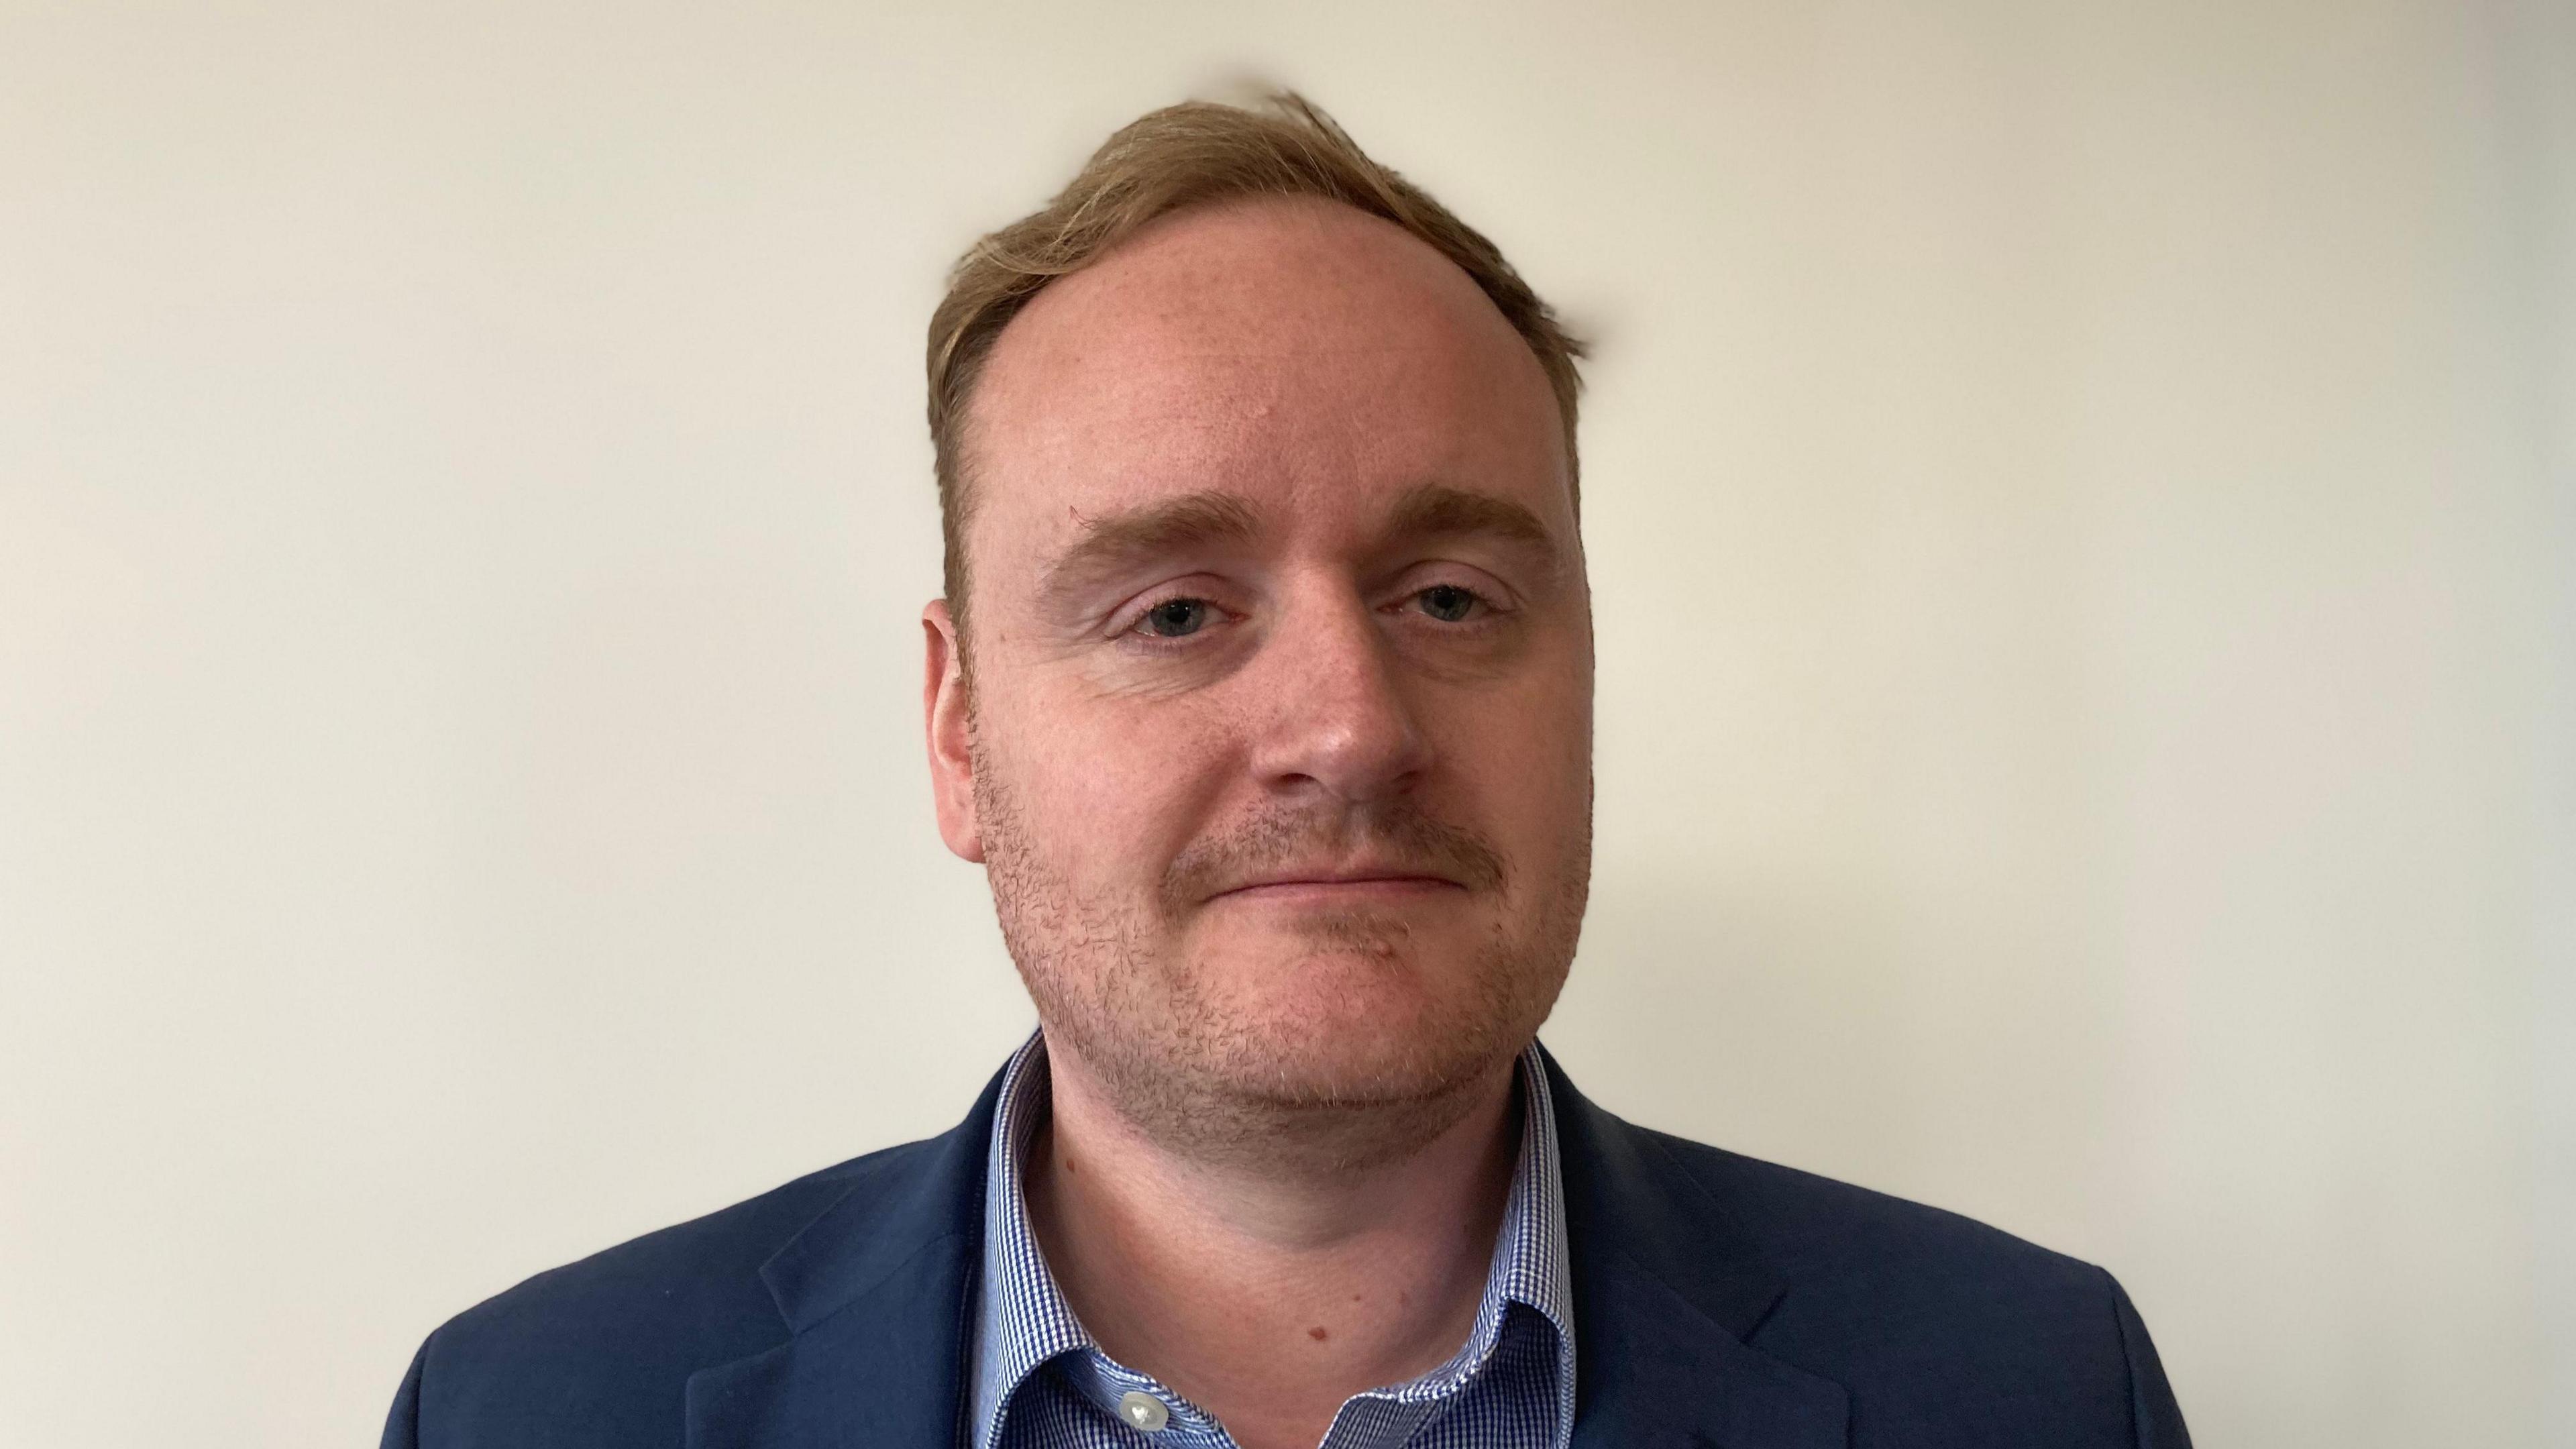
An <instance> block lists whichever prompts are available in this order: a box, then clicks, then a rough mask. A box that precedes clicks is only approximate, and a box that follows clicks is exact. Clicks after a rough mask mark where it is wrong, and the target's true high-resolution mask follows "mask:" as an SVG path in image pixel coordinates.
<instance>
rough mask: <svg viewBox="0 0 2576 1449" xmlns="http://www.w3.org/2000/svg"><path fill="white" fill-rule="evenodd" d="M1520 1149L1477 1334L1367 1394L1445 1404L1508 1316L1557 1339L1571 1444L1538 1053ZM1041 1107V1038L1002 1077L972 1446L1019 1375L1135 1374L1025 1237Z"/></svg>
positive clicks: (992, 1152)
mask: <svg viewBox="0 0 2576 1449" xmlns="http://www.w3.org/2000/svg"><path fill="white" fill-rule="evenodd" d="M1518 1078H1519V1081H1520V1083H1521V1093H1522V1098H1521V1100H1522V1108H1523V1111H1522V1130H1521V1150H1520V1156H1519V1159H1518V1162H1517V1164H1516V1165H1515V1167H1514V1169H1513V1172H1512V1184H1511V1190H1510V1195H1509V1196H1508V1197H1507V1198H1506V1199H1505V1201H1504V1207H1503V1223H1502V1229H1501V1231H1500V1233H1499V1234H1498V1235H1497V1236H1496V1239H1495V1243H1494V1258H1493V1266H1492V1268H1491V1269H1490V1270H1489V1271H1488V1272H1487V1274H1486V1278H1485V1292H1484V1297H1483V1300H1482V1302H1481V1303H1480V1304H1479V1305H1478V1307H1477V1310H1476V1325H1475V1328H1474V1330H1473V1331H1472V1332H1470V1333H1469V1334H1468V1337H1467V1342H1466V1344H1465V1345H1464V1346H1463V1347H1461V1348H1460V1349H1459V1350H1458V1352H1457V1354H1456V1355H1454V1356H1453V1357H1451V1359H1450V1360H1449V1361H1448V1362H1447V1363H1445V1364H1442V1365H1441V1366H1440V1367H1438V1368H1436V1369H1433V1370H1432V1371H1431V1372H1429V1373H1427V1374H1424V1375H1422V1376H1421V1377H1420V1378H1417V1379H1414V1380H1412V1381H1410V1382H1408V1383H1403V1384H1397V1385H1393V1386H1390V1387H1388V1388H1384V1389H1379V1390H1374V1391H1372V1395H1373V1396H1374V1397H1379V1398H1384V1399H1388V1400H1392V1401H1393V1402H1395V1403H1399V1404H1419V1403H1424V1402H1427V1401H1432V1400H1437V1399H1441V1398H1444V1397H1446V1396H1448V1395H1450V1394H1453V1393H1455V1392H1456V1391H1458V1389H1459V1388H1460V1387H1461V1386H1463V1385H1465V1384H1466V1383H1468V1382H1469V1381H1471V1380H1473V1379H1474V1378H1475V1377H1476V1376H1477V1375H1478V1374H1479V1373H1481V1372H1483V1370H1484V1368H1485V1366H1486V1365H1487V1364H1488V1363H1489V1362H1491V1361H1492V1359H1493V1356H1494V1350H1495V1347H1496V1345H1497V1343H1498V1342H1499V1340H1500V1338H1501V1335H1502V1332H1503V1326H1504V1322H1505V1319H1506V1317H1507V1315H1508V1314H1509V1312H1510V1310H1511V1307H1512V1305H1514V1304H1520V1305H1523V1306H1525V1307H1527V1308H1529V1309H1532V1310H1534V1311H1535V1312H1537V1313H1538V1314H1539V1315H1540V1316H1541V1317H1543V1318H1545V1319H1546V1320H1547V1322H1548V1324H1549V1325H1550V1326H1551V1327H1553V1328H1554V1329H1555V1330H1556V1335H1555V1336H1556V1349H1557V1352H1556V1359H1557V1364H1558V1371H1557V1376H1556V1377H1557V1383H1556V1397H1557V1427H1556V1433H1555V1435H1554V1439H1555V1442H1556V1443H1557V1444H1559V1445H1564V1444H1566V1443H1567V1442H1569V1440H1570V1438H1571V1434H1572V1429H1573V1423H1574V1362H1575V1355H1574V1310H1573V1282H1572V1269H1571V1266H1570V1262H1569V1259H1568V1257H1567V1253H1566V1242H1565V1181H1564V1174H1563V1172H1562V1170H1561V1167H1560V1158H1559V1156H1558V1143H1557V1131H1556V1108H1555V1103H1554V1102H1553V1100H1552V1097H1551V1093H1550V1090H1549V1087H1548V1077H1547V1066H1546V1060H1545V1058H1543V1057H1542V1056H1541V1055H1540V1054H1539V1049H1538V1045H1537V1043H1535V1042H1533V1043H1531V1044H1530V1045H1529V1046H1528V1047H1525V1048H1523V1049H1522V1052H1521V1056H1520V1071H1519V1073H1518ZM1048 1100H1049V1080H1048V1076H1047V1060H1046V1038H1045V1036H1044V1035H1043V1034H1032V1035H1031V1036H1030V1038H1029V1040H1028V1041H1027V1042H1026V1043H1024V1044H1023V1045H1022V1046H1021V1047H1020V1049H1019V1050H1018V1051H1017V1052H1015V1053H1013V1054H1012V1057H1011V1061H1010V1065H1009V1066H1008V1067H1006V1068H1005V1069H1004V1070H1003V1074H1002V1090H1001V1100H1000V1105H999V1108H998V1110H997V1111H996V1112H995V1113H994V1117H993V1136H992V1142H991V1146H990V1148H989V1152H988V1155H987V1158H986V1164H985V1183H986V1190H985V1193H984V1271H983V1292H982V1293H980V1294H979V1295H978V1302H979V1309H978V1313H977V1324H976V1330H977V1331H976V1336H975V1363H974V1402H973V1404H972V1406H971V1407H972V1409H973V1411H974V1419H973V1421H972V1422H973V1425H974V1440H973V1442H974V1445H975V1449H993V1446H994V1445H995V1444H996V1443H997V1442H998V1440H999V1437H1000V1434H1001V1429H1002V1420H1003V1417H1004V1415H1005V1413H1006V1412H1007V1411H1008V1409H1009V1408H1010V1405H1011V1401H1012V1399H1013V1397H1014V1396H1015V1395H1017V1394H1018V1393H1019V1391H1020V1387H1021V1385H1023V1384H1025V1383H1026V1382H1028V1379H1029V1376H1030V1375H1031V1374H1033V1373H1035V1372H1037V1370H1038V1369H1039V1368H1040V1367H1041V1366H1043V1365H1044V1364H1046V1363H1047V1362H1049V1361H1050V1360H1053V1359H1056V1358H1059V1357H1061V1356H1063V1355H1065V1354H1068V1353H1080V1354H1085V1355H1088V1356H1090V1357H1093V1358H1095V1359H1096V1360H1097V1361H1098V1362H1100V1363H1101V1364H1102V1365H1103V1366H1106V1367H1113V1368H1116V1369H1118V1374H1117V1377H1118V1378H1119V1379H1121V1380H1125V1379H1130V1378H1133V1379H1136V1380H1138V1381H1139V1382H1141V1381H1142V1376H1141V1375H1136V1374H1134V1373H1133V1371H1132V1370H1126V1369H1124V1367H1123V1366H1119V1365H1113V1364H1111V1363H1110V1362H1109V1360H1108V1359H1107V1357H1106V1355H1103V1354H1101V1353H1100V1352H1099V1345H1098V1344H1097V1343H1095V1342H1094V1341H1093V1340H1092V1337H1091V1334H1090V1333H1089V1331H1087V1330H1086V1329H1084V1328H1083V1326H1082V1322H1081V1320H1080V1319H1078V1318H1076V1317H1075V1316H1074V1312H1073V1305H1072V1304H1071V1303H1069V1302H1067V1301H1066V1300H1065V1296H1064V1290H1063V1289H1062V1288H1061V1287H1059V1286H1058V1285H1057V1283H1056V1281H1055V1274H1054V1273H1053V1272H1051V1271H1049V1270H1048V1268H1047V1265H1046V1257H1045V1254H1044V1253H1043V1252H1041V1251H1040V1249H1039V1247H1038V1241H1037V1234H1036V1232H1035V1231H1034V1230H1033V1229H1032V1228H1031V1226H1030V1224H1029V1217H1028V1203H1027V1198H1026V1196H1025V1195H1024V1193H1023V1191H1022V1167H1023V1164H1024V1161H1025V1159H1026V1157H1027V1155H1028V1145H1029V1140H1030V1138H1031V1137H1033V1136H1034V1135H1035V1134H1036V1131H1037V1128H1038V1125H1039V1124H1040V1123H1042V1122H1044V1121H1045V1120H1046V1114H1047V1107H1048Z"/></svg>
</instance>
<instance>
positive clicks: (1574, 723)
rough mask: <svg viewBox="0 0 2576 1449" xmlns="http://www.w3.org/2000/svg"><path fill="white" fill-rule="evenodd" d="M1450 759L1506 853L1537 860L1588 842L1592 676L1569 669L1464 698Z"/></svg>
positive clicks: (1447, 749)
mask: <svg viewBox="0 0 2576 1449" xmlns="http://www.w3.org/2000/svg"><path fill="white" fill-rule="evenodd" d="M1454 717H1455V718H1456V719H1457V721H1458V725H1457V727H1456V728H1455V729H1453V730H1452V731H1450V732H1449V738H1448V739H1446V740H1444V741H1443V742H1442V751H1441V753H1442V755H1443V762H1444V764H1446V765H1447V766H1448V767H1449V770H1450V772H1451V773H1452V774H1453V775H1454V776H1455V777H1457V778H1458V779H1460V780H1462V781H1464V782H1466V787H1467V789H1468V790H1469V791H1471V792H1472V793H1473V795H1474V796H1475V805H1476V813H1477V814H1479V815H1481V816H1482V817H1483V818H1485V819H1487V820H1490V821H1492V822H1493V825H1494V828H1495V829H1496V830H1498V831H1500V832H1503V833H1504V834H1505V836H1506V837H1507V838H1506V839H1503V840H1498V841H1497V842H1496V844H1498V845H1500V846H1502V847H1503V849H1504V851H1505V853H1506V854H1508V855H1511V856H1513V857H1515V858H1517V859H1519V860H1522V861H1525V862H1528V863H1530V864H1532V865H1536V864H1538V863H1539V862H1542V861H1545V860H1548V859H1550V858H1552V857H1553V856H1555V855H1556V854H1559V853H1561V852H1562V851H1564V850H1567V849H1571V848H1574V847H1575V846H1576V845H1577V844H1578V843H1579V841H1580V839H1581V835H1582V830H1583V824H1584V821H1585V820H1586V818H1587V817H1588V815H1589V814H1590V810H1591V799H1592V786H1591V779H1592V709H1591V692H1590V689H1589V687H1588V679H1587V677H1586V676H1584V675H1582V674H1581V673H1580V672H1579V671H1571V670H1569V671H1567V672H1566V673H1565V674H1563V675H1561V676H1555V677H1551V678H1549V679H1547V680H1545V681H1544V682H1542V683H1534V684H1533V687H1531V688H1528V689H1523V690H1515V691H1512V692H1511V694H1510V695H1509V697H1507V698H1502V699H1493V698H1487V699H1482V700H1477V701H1473V702H1472V703H1470V702H1464V701H1462V702H1461V705H1460V707H1459V708H1458V709H1457V710H1456V712H1455V716H1454Z"/></svg>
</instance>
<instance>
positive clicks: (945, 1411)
mask: <svg viewBox="0 0 2576 1449" xmlns="http://www.w3.org/2000/svg"><path fill="white" fill-rule="evenodd" d="M1542 1055H1544V1053H1542ZM1546 1062H1547V1072H1548V1084H1549V1088H1550V1091H1551V1093H1552V1095H1553V1098H1554V1102H1555V1109H1556V1116H1557V1130H1558V1133H1559V1140H1560V1145H1561V1147H1562V1150H1563V1158H1562V1162H1563V1166H1564V1173H1565V1206H1566V1232H1567V1235H1568V1239H1569V1246H1570V1248H1571V1251H1572V1256H1573V1261H1574V1320H1575V1329H1574V1341H1575V1354H1576V1367H1575V1391H1576V1395H1577V1397H1576V1404H1575V1428H1574V1442H1575V1445H1576V1449H1614V1446H1615V1449H1663V1446H1674V1449H1680V1446H1687V1445H1693V1444H1698V1445H1709V1446H1716V1449H1828V1446H1841V1445H1844V1444H1846V1443H1847V1442H1848V1429H1847V1423H1848V1418H1849V1412H1848V1404H1847V1401H1846V1397H1845V1394H1844V1391H1843V1389H1842V1388H1841V1387H1840V1386H1839V1385H1837V1384H1834V1383H1832V1382H1830V1381H1828V1380H1825V1379H1821V1378H1818V1377H1816V1376H1814V1375H1812V1374H1809V1373H1806V1372H1804V1371H1803V1370H1800V1369H1797V1368H1794V1367H1791V1366H1790V1365H1788V1364H1785V1363H1782V1362H1781V1361H1779V1360H1777V1359H1774V1358H1772V1357H1770V1356H1769V1355H1767V1354H1764V1353H1762V1352H1761V1351H1759V1350H1757V1349H1754V1348H1751V1347H1748V1346H1747V1344H1746V1342H1745V1340H1746V1339H1747V1338H1748V1337H1749V1336H1750V1335H1751V1334H1752V1333H1753V1331H1754V1329H1755V1328H1756V1326H1758V1325H1759V1324H1760V1322H1761V1321H1762V1319H1763V1318H1764V1316H1765V1315H1767V1314H1768V1313H1769V1312H1770V1310H1771V1308H1772V1305H1773V1304H1775V1303H1776V1302H1778V1300H1779V1299H1780V1297H1781V1294H1782V1292H1783V1288H1782V1284H1781V1280H1780V1277H1779V1275H1778V1274H1777V1273H1776V1272H1775V1271H1774V1269H1773V1268H1772V1266H1771V1264H1770V1263H1769V1262H1768V1261H1767V1259H1766V1258H1765V1257H1764V1256H1763V1254H1762V1253H1761V1251H1760V1249H1759V1247H1758V1245H1757V1244H1756V1243H1755V1242H1754V1240H1753V1239H1752V1237H1751V1235H1750V1234H1748V1233H1747V1232H1746V1231H1745V1230H1744V1229H1743V1228H1742V1226H1741V1225H1740V1224H1739V1223H1738V1222H1737V1221H1736V1219H1735V1218H1734V1216H1733V1215H1732V1214H1731V1213H1729V1212H1728V1211H1727V1209H1726V1207H1725V1205H1724V1204H1723V1203H1721V1202H1719V1201H1718V1200H1717V1199H1716V1198H1715V1197H1713V1196H1712V1195H1711V1194H1710V1192H1709V1190H1708V1189H1707V1188H1706V1187H1704V1186H1702V1185H1701V1184H1700V1182H1699V1181H1698V1180H1697V1179H1696V1178H1694V1177H1692V1176H1691V1175H1690V1173H1689V1172H1688V1170H1687V1169H1686V1168H1684V1166H1683V1165H1682V1163H1681V1161H1680V1160H1679V1158H1677V1157H1676V1156H1675V1155H1674V1153H1673V1151H1672V1149H1671V1148H1669V1147H1667V1146H1665V1145H1664V1143H1663V1142H1662V1141H1661V1140H1660V1139H1659V1138H1658V1137H1657V1136H1656V1134H1654V1133H1650V1132H1647V1131H1644V1130H1642V1129H1640V1128H1637V1127H1633V1126H1630V1125H1629V1124H1628V1123H1626V1122H1623V1121H1621V1120H1619V1119H1618V1118H1616V1117H1614V1116H1611V1115H1610V1114H1609V1113H1607V1112H1605V1111H1603V1110H1601V1109H1600V1108H1599V1107H1596V1106H1594V1105H1593V1104H1592V1103H1591V1102H1589V1101H1587V1100H1586V1099H1585V1098H1584V1097H1583V1095H1582V1094H1581V1093H1579V1092H1577V1091H1575V1089H1574V1084H1573V1083H1572V1082H1570V1081H1568V1080H1567V1079H1566V1076H1565V1072H1564V1069H1563V1068H1562V1067H1560V1066H1558V1065H1557V1062H1556V1059H1555V1058H1554V1057H1552V1056H1549V1057H1547V1058H1546ZM1000 1086H1001V1077H1000V1076H999V1075H998V1074H996V1076H995V1077H994V1079H993V1081H992V1082H991V1083H990V1084H988V1085H987V1086H986V1087H985V1089H984V1092H983V1095H982V1096H981V1097H979V1098H978V1099H977V1100H976V1103H975V1107H974V1110H973V1111H971V1112H969V1113H968V1114H967V1117H966V1120H965V1121H964V1122H962V1123H960V1124H958V1125H957V1126H956V1127H955V1128H954V1129H952V1130H950V1131H949V1132H947V1133H946V1134H944V1135H942V1136H939V1137H935V1138H932V1139H931V1140H929V1141H927V1142H924V1143H921V1144H919V1145H918V1146H916V1147H913V1148H910V1149H897V1150H896V1151H894V1152H891V1153H886V1154H883V1155H881V1156H880V1157H878V1158H877V1159H874V1160H871V1161H869V1162H867V1163H866V1164H865V1165H863V1166H861V1167H859V1168H858V1169H857V1170H856V1171H855V1172H854V1173H853V1175H852V1177H851V1181H850V1186H849V1189H848V1191H846V1192H844V1193H843V1194H842V1195H841V1196H840V1197H839V1198H838V1199H837V1200H835V1201H834V1203H833V1204H832V1206H831V1207H829V1208H827V1209H826V1210H825V1211H824V1212H823V1213H822V1215H821V1216H819V1217H817V1218H816V1219H815V1220H814V1221H813V1222H811V1223H809V1224H807V1225H806V1227H805V1229H804V1230H803V1231H802V1232H800V1233H798V1234H797V1235H796V1236H795V1237H794V1238H792V1239H790V1240H789V1241H788V1243H787V1245H786V1246H785V1247H782V1248H780V1249H779V1250H778V1252H777V1253H775V1254H774V1255H772V1256H771V1258H770V1259H769V1261H768V1262H767V1263H765V1264H763V1265H762V1267H761V1278H762V1280H763V1281H764V1282H765V1283H767V1284H768V1286H769V1291H770V1296H771V1297H772V1299H773V1300H775V1302H776V1303H777V1306H778V1312H779V1316H780V1317H781V1319H783V1320H784V1322H785V1325H786V1328H787V1330H788V1333H789V1337H788V1339H787V1341H786V1342H784V1343H782V1344H780V1345H778V1346H777V1347H775V1348H773V1349H770V1350H768V1351H767V1352H764V1353H759V1354H755V1355H753V1356H751V1357H749V1358H744V1359H738V1360H735V1361H734V1362H731V1363H726V1364H720V1365H718V1366H716V1367H713V1368H709V1369H704V1370H701V1371H700V1372H698V1373H696V1374H694V1375H692V1376H691V1377H690V1379H689V1384H688V1395H687V1413H688V1430H689V1437H688V1443H689V1446H690V1449H826V1446H830V1449H844V1446H846V1449H858V1446H868V1449H878V1446H921V1449H948V1446H953V1445H956V1444H958V1443H960V1442H961V1440H960V1437H959V1436H960V1435H961V1433H962V1432H963V1425H964V1417H963V1409H962V1405H963V1403H964V1401H965V1398H966V1395H965V1392H964V1386H965V1382H966V1379H965V1375H966V1370H967V1358H968V1356H969V1354H970V1353H971V1352H972V1347H973V1346H972V1344H971V1343H970V1342H969V1341H968V1337H969V1335H970V1334H971V1333H972V1332H973V1325H974V1322H975V1305H974V1303H973V1301H972V1300H973V1294H974V1291H975V1283H976V1277H977V1273H978V1270H979V1269H980V1266H981V1263H982V1253H983V1244H982V1235H983V1220H984V1168H985V1159H986V1150H987V1148H988V1146H989V1143H990V1140H991V1137H992V1130H993V1113H994V1110H995V1106H996V1103H997V1101H998V1098H999V1091H1000Z"/></svg>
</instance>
